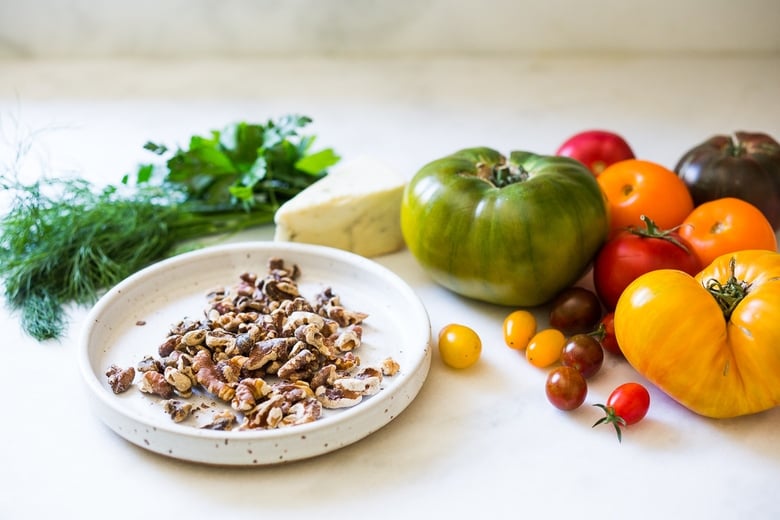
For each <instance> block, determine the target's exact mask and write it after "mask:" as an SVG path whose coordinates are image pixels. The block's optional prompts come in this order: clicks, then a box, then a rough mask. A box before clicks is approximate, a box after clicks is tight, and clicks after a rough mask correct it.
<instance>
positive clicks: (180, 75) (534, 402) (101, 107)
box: [0, 54, 780, 519]
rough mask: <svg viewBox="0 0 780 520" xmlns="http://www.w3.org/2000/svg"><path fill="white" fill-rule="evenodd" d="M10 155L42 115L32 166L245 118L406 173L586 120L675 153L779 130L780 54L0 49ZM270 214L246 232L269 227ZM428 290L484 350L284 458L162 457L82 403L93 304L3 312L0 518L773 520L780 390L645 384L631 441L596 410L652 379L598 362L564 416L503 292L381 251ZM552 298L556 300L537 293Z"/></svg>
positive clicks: (547, 138)
mask: <svg viewBox="0 0 780 520" xmlns="http://www.w3.org/2000/svg"><path fill="white" fill-rule="evenodd" d="M0 77H1V78H2V81H0V124H1V127H2V136H3V139H4V141H5V142H3V143H2V147H3V148H4V149H3V153H4V156H3V157H4V160H7V156H5V154H8V153H11V152H12V150H13V147H12V146H11V147H9V144H11V143H14V142H16V141H17V140H18V139H19V138H20V136H23V135H25V134H26V133H27V132H36V131H40V133H38V134H37V135H36V138H35V140H34V142H35V143H36V145H35V147H34V148H33V150H32V151H31V152H30V154H29V159H28V161H27V162H26V164H25V171H27V172H29V173H30V174H31V175H34V174H35V173H36V172H38V171H40V169H41V168H44V169H47V170H53V171H73V172H77V173H78V174H80V175H83V176H85V177H87V178H90V179H93V180H96V181H104V182H116V181H117V180H118V179H119V178H120V177H121V175H122V174H123V173H125V172H129V171H131V170H132V169H133V167H134V166H135V165H136V164H138V163H139V162H141V161H144V160H146V159H148V157H147V156H146V152H144V151H143V150H142V148H141V147H142V145H143V144H144V143H145V142H146V141H147V140H155V141H159V142H167V143H171V142H179V143H182V142H184V140H185V139H186V138H187V137H188V136H189V135H191V134H192V133H201V132H206V131H208V130H209V129H211V128H218V127H221V126H223V125H224V124H227V123H230V122H233V121H237V120H250V121H264V120H265V119H267V118H268V117H275V116H278V115H281V114H284V113H288V112H298V113H302V114H307V115H309V116H311V117H313V118H314V124H313V125H312V127H311V130H312V131H313V132H315V133H317V135H318V136H319V140H318V143H319V144H320V145H321V146H333V147H334V148H336V149H337V151H339V152H340V153H341V155H342V156H343V157H345V158H349V157H351V156H356V155H360V154H370V155H373V156H375V157H377V158H380V159H382V160H385V161H386V162H388V163H389V164H391V165H393V166H394V167H396V168H398V169H399V170H400V171H403V172H404V173H405V174H407V175H409V176H411V175H412V174H413V173H414V171H415V170H416V169H417V168H419V167H420V166H421V165H422V164H424V163H425V162H427V161H429V160H431V159H433V158H436V157H439V156H441V155H444V154H447V153H450V152H452V151H454V150H456V149H458V148H461V147H464V146H475V145H489V146H493V147H496V148H498V149H500V150H503V151H508V150H509V149H510V148H514V149H520V148H524V149H528V150H532V151H537V152H541V153H552V152H553V151H554V149H555V148H556V147H557V145H558V144H559V143H560V142H562V140H563V139H565V138H566V137H568V136H569V135H570V134H572V133H574V132H577V131H580V130H583V129H586V128H591V127H602V128H608V129H612V130H615V131H618V132H619V133H621V134H623V135H624V136H626V137H627V138H628V140H629V141H630V142H631V144H632V145H633V147H634V149H635V151H636V153H637V155H638V156H640V157H642V158H646V159H650V160H654V161H656V162H659V163H662V164H664V165H666V166H668V167H673V166H674V163H675V162H676V160H677V158H678V157H679V156H680V155H681V154H682V153H683V152H684V151H685V150H687V149H688V148H689V147H690V146H692V145H694V144H697V143H698V142H700V141H702V140H704V139H705V138H707V137H709V136H710V135H711V134H714V133H723V132H731V131H734V130H738V129H744V130H756V131H764V132H767V133H770V134H772V135H775V136H780V103H778V94H780V58H778V57H777V56H776V55H769V56H767V55H763V56H760V55H757V56H751V55H749V54H743V55H733V56H729V57H722V58H719V57H713V56H710V55H698V56H673V55H663V56H645V57H633V58H632V57H629V56H622V57H601V58H600V57H593V56H591V57H579V58H574V57H572V58H567V57H561V56H551V57H546V58H545V57H541V56H538V57H529V56H525V57H522V56H521V57H516V58H511V57H503V58H495V59H481V60H471V59H466V58H462V59H461V58H454V57H453V58H442V59H439V60H422V59H414V58H404V59H400V58H399V59H385V60H340V61H339V60H327V59H315V58H310V59H304V58H301V59H285V60H281V59H280V60H277V61H274V60H265V61H257V60H243V61H242V60H237V61H217V60H214V61H206V62H194V61H189V62H170V61H140V60H137V61H81V62H68V61H5V62H0ZM272 232H273V230H272V229H271V228H270V227H267V228H264V229H260V230H257V231H255V232H252V233H250V234H248V235H246V236H244V237H242V238H251V239H267V238H270V237H271V236H272ZM376 261H377V262H379V263H380V264H382V265H385V266H387V267H389V268H390V269H392V270H393V271H394V272H396V273H397V274H399V275H400V276H401V277H403V278H404V279H405V280H406V281H407V282H408V283H409V284H410V285H411V286H412V287H413V288H414V289H415V291H416V292H417V293H418V294H419V296H420V297H421V299H422V300H423V302H424V304H425V305H426V308H427V309H428V312H429V315H430V319H431V326H432V329H433V330H434V331H438V329H439V328H440V327H442V326H443V325H444V324H446V323H447V322H450V321H458V322H462V323H464V324H468V325H470V326H472V327H473V328H475V329H476V330H477V331H478V332H479V333H480V334H481V336H482V338H483V341H484V344H485V348H484V353H483V358H482V360H481V362H480V363H479V364H478V365H477V366H475V367H473V368H472V369H469V370H465V371H455V370H451V369H448V368H447V367H445V366H444V365H443V363H442V362H441V360H440V359H439V357H438V355H437V354H436V353H435V352H434V358H433V362H432V367H431V371H430V374H429V377H428V380H427V381H426V383H425V385H424V387H423V389H422V391H421V393H420V394H419V396H418V398H417V399H416V400H415V401H414V402H413V403H412V404H411V405H410V406H409V408H407V410H406V411H404V412H403V413H402V414H401V415H400V416H399V417H398V418H396V419H395V420H393V421H392V422H391V423H390V424H388V425H387V426H386V427H384V428H383V429H381V430H380V431H378V432H376V433H374V434H372V435H371V436H369V437H367V438H365V439H364V440H362V441H360V442H358V443H356V444H354V445H351V446H348V447H346V448H343V449H340V450H338V451H335V452H333V453H330V454H327V455H324V456H321V457H318V458H314V459H310V460H305V461H300V462H295V463H290V464H287V465H280V466H270V467H260V468H247V469H239V468H225V467H211V466H203V465H197V464H193V463H187V462H181V461H177V460H173V459H169V458H165V457H162V456H158V455H155V454H152V453H149V452H147V451H145V450H143V449H141V448H138V447H136V446H134V445H131V444H130V443H128V442H126V441H124V440H123V439H122V438H120V437H118V436H117V435H115V434H114V433H112V432H111V431H110V430H109V429H108V428H107V427H105V426H104V425H103V424H102V423H101V422H100V421H99V419H98V418H96V417H95V416H94V415H93V414H92V412H91V411H90V409H89V408H88V407H87V402H86V396H85V388H84V385H83V384H82V381H81V376H80V374H79V371H78V368H77V362H76V357H77V356H76V354H77V349H78V348H79V345H78V344H77V338H78V335H79V332H80V329H81V326H82V321H83V319H84V317H85V315H86V313H87V311H88V309H84V308H73V309H71V311H70V318H71V326H70V328H69V330H68V333H67V335H66V336H65V337H64V338H63V339H62V340H61V341H59V342H47V343H38V342H35V341H33V340H31V339H30V338H28V337H26V336H24V335H23V334H22V333H21V331H20V329H19V326H18V324H17V321H16V317H15V316H14V315H11V314H9V312H8V311H7V310H6V309H4V308H3V309H0V328H1V329H2V330H3V335H4V338H5V339H4V342H3V343H4V345H3V349H2V350H3V352H4V355H5V356H6V357H5V359H4V365H5V370H4V376H3V377H2V378H1V379H0V391H2V394H3V395H4V396H5V401H4V402H5V405H4V407H3V409H4V413H3V419H2V424H3V426H2V428H1V429H0V465H1V466H2V470H3V472H2V473H3V477H2V479H3V486H2V487H3V489H2V493H0V517H2V518H4V519H17V518H55V517H57V518H63V517H64V518H95V517H98V516H101V517H106V518H114V519H118V518H139V517H144V516H148V515H152V516H154V517H155V518H212V519H213V518H230V519H240V518H259V517H268V518H270V517H274V518H285V519H293V518H318V517H319V518H374V519H384V518H388V519H390V518H409V517H415V518H416V517H418V516H421V515H423V514H426V515H431V514H432V515H435V517H437V518H439V517H440V518H448V517H449V518H467V517H479V518H489V517H498V516H499V515H505V516H507V517H510V518H514V517H518V518H539V517H542V516H546V517H552V518H559V517H571V518H576V517H585V518H625V517H632V518H663V517H666V518H708V519H736V518H760V519H763V518H777V516H778V514H780V505H779V504H778V501H777V500H776V497H775V491H776V489H775V488H776V485H777V482H778V480H779V479H780V443H778V438H779V437H778V433H777V431H778V428H780V409H775V410H772V411H769V412H766V413H762V414H759V415H755V416H751V417H744V418H740V419H734V420H721V421H715V420H708V419H704V418H702V417H698V416H696V415H693V414H692V413H690V412H688V411H687V410H685V409H683V408H681V407H680V406H679V405H676V404H675V403H673V402H672V401H671V400H670V399H668V398H666V397H665V396H664V395H663V394H661V393H660V392H659V391H658V390H657V389H655V388H651V396H652V407H651V410H650V412H649V415H648V417H647V418H646V419H645V420H644V421H643V422H642V423H640V424H639V425H637V426H635V427H630V428H629V429H628V430H627V431H626V433H625V435H624V438H623V442H622V443H620V444H619V443H618V442H617V440H616V438H615V435H614V432H613V431H611V430H610V429H607V428H603V429H598V428H597V429H591V424H592V423H593V422H594V421H595V419H596V418H597V417H598V411H597V410H596V409H595V408H594V407H592V406H588V405H589V404H593V403H597V402H602V401H603V400H604V399H606V397H607V395H608V393H609V391H610V390H611V389H612V388H613V387H614V386H616V385H617V384H619V383H621V382H624V381H627V380H640V381H641V377H639V376H638V375H637V374H636V373H635V372H634V371H633V370H632V369H631V368H630V367H628V366H627V365H626V363H625V362H623V361H620V360H617V359H615V358H612V357H608V358H607V362H606V363H605V367H604V368H603V370H602V372H601V373H600V374H599V375H598V376H596V377H595V378H594V379H593V380H592V381H591V384H590V393H589V396H588V399H587V401H586V406H583V407H582V408H581V409H578V410H577V411H575V412H572V413H564V412H560V411H558V410H556V409H554V408H553V407H552V406H550V405H549V404H548V403H547V401H546V399H545V396H544V377H545V376H544V374H545V372H544V371H540V370H538V369H535V368H534V367H531V366H530V365H529V364H528V363H527V362H526V361H525V359H523V358H522V357H520V356H518V355H517V353H516V352H513V351H511V350H509V349H508V348H507V347H505V346H504V345H503V342H502V339H501V321H502V320H503V317H504V316H505V314H506V313H507V309H505V308H500V307H494V306H489V305H484V304H475V303H473V302H469V301H466V300H464V299H461V298H459V297H456V296H454V295H453V294H451V293H449V292H447V291H446V290H444V289H442V288H440V287H437V286H435V285H434V284H433V283H432V282H431V281H430V279H429V278H428V277H427V276H426V275H425V274H424V273H423V272H422V270H421V269H420V268H419V267H418V266H417V264H416V263H415V261H414V260H413V259H412V258H411V256H410V255H409V253H408V252H406V251H402V252H399V253H396V254H393V255H388V256H385V257H381V258H377V259H376ZM540 317H543V313H542V312H541V311H540Z"/></svg>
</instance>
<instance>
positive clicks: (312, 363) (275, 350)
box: [106, 258, 400, 430]
mask: <svg viewBox="0 0 780 520" xmlns="http://www.w3.org/2000/svg"><path fill="white" fill-rule="evenodd" d="M299 276H300V271H299V269H298V266H297V265H292V266H289V267H288V266H286V265H285V262H284V261H283V260H282V259H279V258H271V259H270V260H269V261H268V269H267V273H266V275H265V276H264V277H262V278H258V276H257V275H255V274H252V273H244V274H242V275H240V276H239V281H238V283H237V284H236V285H235V286H234V287H233V288H232V289H230V290H228V289H226V288H224V287H219V288H215V289H213V290H212V291H210V292H209V293H208V295H207V306H206V309H205V312H204V317H203V318H202V319H199V320H192V319H183V320H181V321H180V322H178V323H176V324H175V325H174V326H173V327H171V329H170V330H169V332H168V335H167V338H166V339H165V340H164V341H163V342H162V344H161V345H160V346H159V349H158V355H157V356H151V355H150V356H146V357H145V358H144V359H143V360H141V361H140V362H139V363H138V365H137V366H136V367H128V368H121V367H118V366H116V365H111V367H109V369H108V370H107V371H106V376H107V377H108V383H109V385H110V386H111V388H112V390H113V391H114V393H117V394H118V393H122V392H125V391H127V390H128V389H129V388H131V387H132V386H133V384H134V381H135V379H136V374H137V373H138V374H140V381H139V383H138V388H139V389H140V391H141V392H144V393H146V394H151V395H155V396H158V397H159V398H162V400H163V406H164V409H165V411H166V412H167V413H168V414H169V415H170V416H171V418H172V419H173V420H174V421H176V422H182V421H185V420H187V419H188V418H189V417H190V416H191V415H192V414H193V405H192V403H191V402H190V401H188V398H190V397H191V396H192V395H193V393H196V394H200V395H205V396H211V397H213V398H216V399H218V400H220V401H222V402H224V403H227V404H229V405H230V409H224V410H222V411H219V412H216V413H214V414H213V415H212V417H211V421H210V422H209V423H208V424H205V425H203V426H201V427H203V428H210V429H220V430H230V429H233V428H234V427H238V428H239V429H272V428H278V427H281V426H291V425H296V424H303V423H308V422H312V421H315V420H317V419H318V418H320V417H321V416H322V411H323V408H328V409H335V408H345V407H351V406H354V405H356V404H358V403H359V402H360V401H361V400H362V399H363V397H364V396H369V395H373V394H375V393H376V392H378V391H379V390H380V388H381V384H382V380H383V377H384V376H392V375H395V374H396V373H397V372H398V371H399V369H400V367H399V365H398V363H397V362H395V361H394V360H393V359H392V358H387V359H385V360H384V361H382V362H381V363H380V365H379V366H378V367H373V366H368V367H362V366H361V365H360V358H359V357H358V356H357V355H355V351H356V349H357V348H358V347H360V345H361V343H362V335H363V328H362V326H361V324H362V323H363V321H364V320H365V319H366V318H367V317H368V315H367V314H365V313H362V312H355V311H350V310H348V309H346V308H345V307H344V306H343V305H342V304H341V302H340V298H339V297H338V296H337V295H336V294H334V293H333V292H332V290H331V289H330V288H327V289H324V290H323V291H322V292H320V293H319V294H317V295H316V296H315V298H314V301H309V300H307V299H306V298H304V297H303V296H301V294H300V293H299V288H298V284H297V279H298V278H299ZM202 406H203V405H202Z"/></svg>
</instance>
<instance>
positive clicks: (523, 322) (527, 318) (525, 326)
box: [504, 310, 536, 350]
mask: <svg viewBox="0 0 780 520" xmlns="http://www.w3.org/2000/svg"><path fill="white" fill-rule="evenodd" d="M534 334H536V316H534V315H533V314H532V313H530V312H529V311H526V310H517V311H513V312H511V313H510V314H509V315H508V316H507V317H506V318H504V342H505V343H506V345H507V346H508V347H509V348H513V349H515V350H523V349H525V347H526V346H528V342H529V341H531V338H532V337H533V336H534Z"/></svg>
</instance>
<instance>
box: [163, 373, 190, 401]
mask: <svg viewBox="0 0 780 520" xmlns="http://www.w3.org/2000/svg"><path fill="white" fill-rule="evenodd" d="M163 377H164V378H165V381H167V382H168V384H170V385H171V386H172V387H173V388H174V390H175V391H176V393H177V394H179V395H180V396H182V397H189V396H191V395H192V379H190V376H189V375H187V373H186V372H183V371H181V370H179V369H178V368H175V367H165V372H163Z"/></svg>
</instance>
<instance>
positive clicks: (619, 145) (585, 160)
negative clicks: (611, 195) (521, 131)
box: [555, 130, 634, 176]
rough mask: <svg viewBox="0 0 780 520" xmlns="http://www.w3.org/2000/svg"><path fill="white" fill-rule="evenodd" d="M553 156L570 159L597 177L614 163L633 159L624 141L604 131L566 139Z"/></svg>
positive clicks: (616, 135) (593, 131)
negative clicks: (579, 163) (578, 162)
mask: <svg viewBox="0 0 780 520" xmlns="http://www.w3.org/2000/svg"><path fill="white" fill-rule="evenodd" d="M555 155H561V156H564V157H571V158H572V159H576V160H578V161H580V162H581V163H582V164H584V165H585V166H587V167H588V169H589V170H590V171H591V173H593V175H595V176H598V175H599V174H601V172H603V171H604V169H605V168H606V167H607V166H609V165H611V164H614V163H616V162H619V161H623V160H626V159H633V158H634V151H633V150H632V149H631V147H630V146H629V145H628V143H627V142H626V140H625V139H623V138H622V137H621V136H619V135H618V134H616V133H613V132H608V131H606V130H587V131H585V132H580V133H578V134H575V135H573V136H571V137H570V138H568V139H567V140H566V141H565V142H564V143H563V144H562V145H561V146H560V147H559V148H558V150H557V151H556V152H555Z"/></svg>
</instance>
